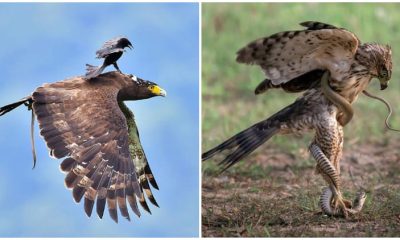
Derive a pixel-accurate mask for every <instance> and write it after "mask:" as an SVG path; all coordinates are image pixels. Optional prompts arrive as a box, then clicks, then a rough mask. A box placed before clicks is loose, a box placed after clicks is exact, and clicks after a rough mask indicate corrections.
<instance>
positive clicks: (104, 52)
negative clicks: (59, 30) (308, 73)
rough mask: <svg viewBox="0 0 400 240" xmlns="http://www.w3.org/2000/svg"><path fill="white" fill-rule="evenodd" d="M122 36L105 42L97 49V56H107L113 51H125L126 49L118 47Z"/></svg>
mask: <svg viewBox="0 0 400 240" xmlns="http://www.w3.org/2000/svg"><path fill="white" fill-rule="evenodd" d="M121 38H122V37H116V38H113V39H110V40H108V41H107V42H105V43H104V44H103V46H102V47H101V48H100V49H99V50H97V51H96V57H97V58H105V57H107V56H108V55H110V54H111V53H116V52H123V51H124V49H123V48H121V47H118V46H117V45H118V42H119V40H120V39H121Z"/></svg>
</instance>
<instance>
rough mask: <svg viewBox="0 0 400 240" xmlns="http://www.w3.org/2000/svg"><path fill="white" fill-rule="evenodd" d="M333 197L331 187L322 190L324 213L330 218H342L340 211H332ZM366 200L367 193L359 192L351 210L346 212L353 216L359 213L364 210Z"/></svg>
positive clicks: (321, 201) (348, 209)
mask: <svg viewBox="0 0 400 240" xmlns="http://www.w3.org/2000/svg"><path fill="white" fill-rule="evenodd" d="M332 197H333V193H332V190H331V189H330V188H329V187H325V188H324V189H323V190H322V195H321V198H320V201H319V204H320V206H321V209H322V211H323V212H324V213H325V214H326V215H328V216H342V213H341V212H340V211H337V210H334V209H332V207H331V200H332ZM366 199H367V195H366V194H365V192H358V193H357V195H356V198H355V199H354V201H353V204H352V206H351V208H346V211H347V212H349V213H351V214H357V213H359V212H360V211H361V210H362V208H363V206H364V203H365V200H366Z"/></svg>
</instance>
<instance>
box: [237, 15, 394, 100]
mask: <svg viewBox="0 0 400 240" xmlns="http://www.w3.org/2000/svg"><path fill="white" fill-rule="evenodd" d="M300 25H302V26H304V27H306V29H305V30H297V31H286V32H280V33H276V34H273V35H271V36H269V37H265V38H260V39H257V40H255V41H252V42H250V43H249V44H248V45H247V46H245V47H243V48H242V49H240V50H239V51H238V52H237V58H236V60H237V61H238V62H239V63H245V64H255V65H258V66H260V67H261V69H262V70H263V71H264V73H265V75H266V77H267V79H266V80H264V81H263V82H262V83H260V85H259V86H258V87H257V88H256V91H255V92H256V94H260V93H262V92H265V91H267V90H268V89H270V88H283V89H284V90H285V91H288V92H299V91H304V90H307V89H308V88H310V87H311V86H312V85H313V82H315V80H316V79H317V80H318V79H320V78H321V76H322V73H323V72H324V71H325V70H328V71H329V72H330V74H331V81H330V85H331V87H332V88H333V89H335V90H336V91H337V92H338V93H339V94H340V95H342V96H343V97H345V98H347V99H348V100H349V101H350V102H352V101H354V100H355V95H357V94H356V93H357V92H358V88H359V87H361V88H363V87H365V86H359V85H360V84H361V83H360V82H364V83H365V82H368V81H361V79H364V80H368V79H369V80H371V79H372V78H373V77H377V78H379V79H380V82H381V89H384V88H386V87H387V84H388V81H389V79H390V77H391V74H392V71H391V70H392V58H391V48H390V46H387V45H386V46H383V45H379V44H370V43H366V44H361V42H360V40H359V39H358V38H357V36H356V35H355V34H354V33H352V32H350V31H348V30H346V29H344V28H337V27H335V26H332V25H329V24H325V23H320V22H311V21H310V22H304V23H301V24H300Z"/></svg>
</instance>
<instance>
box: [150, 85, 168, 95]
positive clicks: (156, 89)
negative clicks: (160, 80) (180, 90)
mask: <svg viewBox="0 0 400 240" xmlns="http://www.w3.org/2000/svg"><path fill="white" fill-rule="evenodd" d="M149 89H150V91H151V92H152V93H153V94H154V95H156V96H163V97H166V96H167V91H165V90H164V89H162V88H160V87H159V86H157V85H153V86H150V87H149Z"/></svg>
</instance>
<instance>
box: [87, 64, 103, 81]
mask: <svg viewBox="0 0 400 240" xmlns="http://www.w3.org/2000/svg"><path fill="white" fill-rule="evenodd" d="M105 67H106V66H104V65H102V66H100V67H97V66H93V65H90V64H86V75H85V78H86V79H91V78H95V77H97V76H99V75H100V74H101V73H102V72H103V71H104V68H105Z"/></svg>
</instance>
